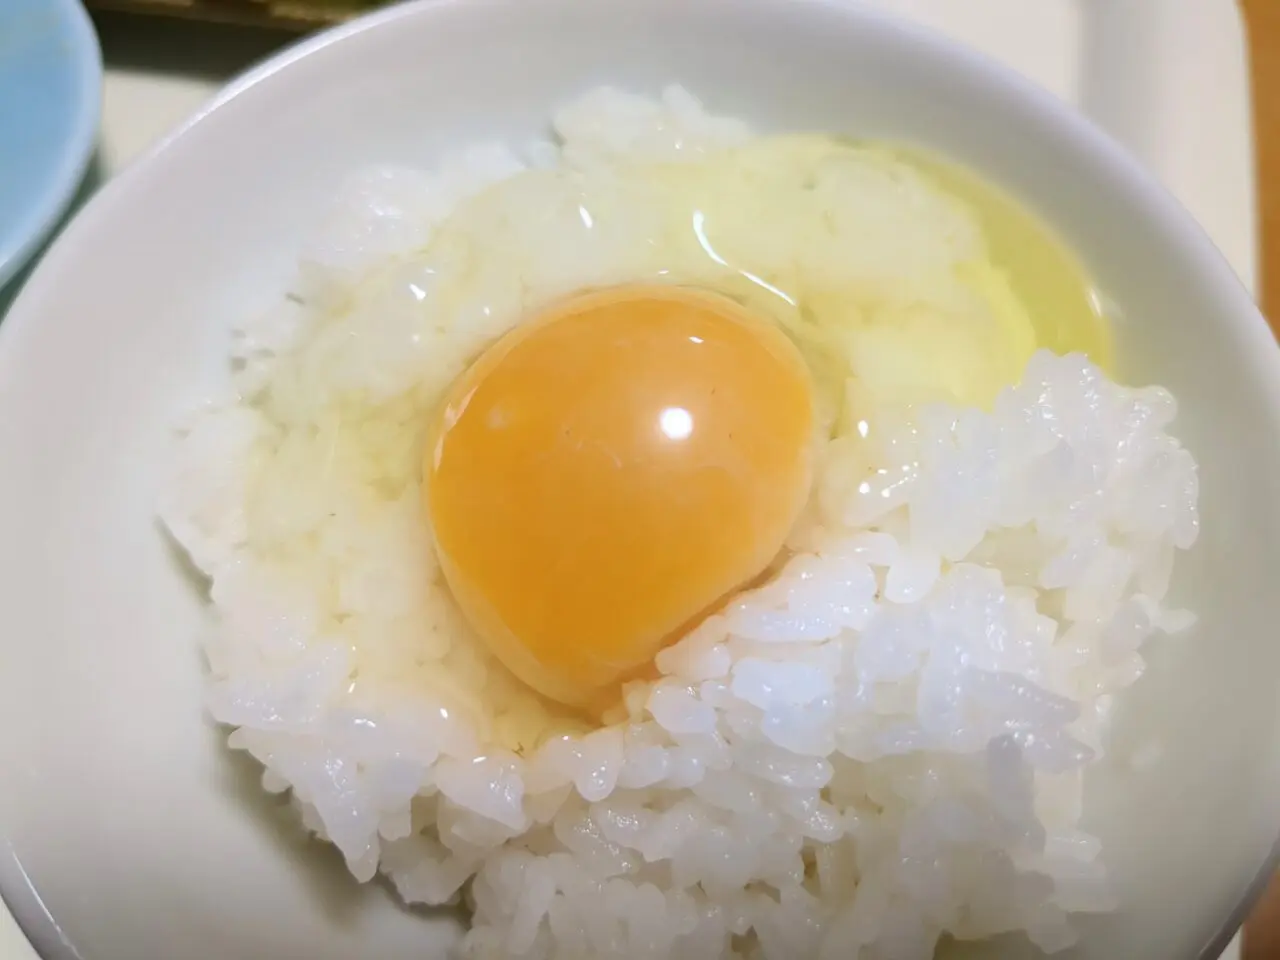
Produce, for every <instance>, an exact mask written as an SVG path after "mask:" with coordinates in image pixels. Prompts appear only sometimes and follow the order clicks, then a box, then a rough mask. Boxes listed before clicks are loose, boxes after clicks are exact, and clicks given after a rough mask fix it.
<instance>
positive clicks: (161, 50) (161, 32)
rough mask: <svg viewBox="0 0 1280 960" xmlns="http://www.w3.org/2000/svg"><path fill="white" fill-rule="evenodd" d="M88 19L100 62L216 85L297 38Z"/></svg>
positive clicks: (132, 18) (231, 28)
mask: <svg viewBox="0 0 1280 960" xmlns="http://www.w3.org/2000/svg"><path fill="white" fill-rule="evenodd" d="M0 2H3V0H0ZM93 19H94V26H96V27H97V30H98V39H99V41H100V42H101V44H102V57H103V60H104V62H105V63H106V64H107V65H108V66H109V67H112V68H115V69H119V70H124V71H127V72H133V73H157V72H158V73H165V74H179V75H183V76H189V77H203V78H207V79H213V80H217V81H219V82H222V81H224V80H226V78H227V77H229V76H233V75H235V74H238V73H240V72H242V71H244V70H246V69H248V68H249V67H251V66H253V65H254V64H255V63H258V62H259V61H260V60H262V59H264V58H266V57H268V56H270V55H271V54H273V53H276V52H277V51H279V50H280V49H282V48H284V47H286V46H288V45H289V44H291V43H295V42H297V41H298V40H299V39H300V38H301V35H300V34H297V33H290V32H287V31H282V30H271V29H266V28H262V27H247V26H239V25H236V24H226V23H197V22H195V21H191V20H182V19H176V18H175V19H169V18H167V17H147V16H138V15H136V14H134V15H131V14H127V13H111V12H105V11H101V12H98V13H96V14H95V15H94V18H93Z"/></svg>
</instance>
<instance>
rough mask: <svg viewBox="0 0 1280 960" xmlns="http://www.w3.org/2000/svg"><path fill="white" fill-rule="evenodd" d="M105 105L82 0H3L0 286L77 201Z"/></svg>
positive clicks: (0, 0)
mask: <svg viewBox="0 0 1280 960" xmlns="http://www.w3.org/2000/svg"><path fill="white" fill-rule="evenodd" d="M101 104H102V53H101V51H100V49H99V47H98V38H97V35H96V34H95V33H94V30H93V24H92V23H91V22H90V20H89V16H88V14H86V13H85V11H84V7H82V6H81V4H80V0H0V286H2V285H3V284H4V283H5V282H6V281H8V280H9V279H10V278H11V277H12V276H13V274H14V273H16V272H17V271H18V270H19V269H20V268H21V267H22V265H23V264H24V263H25V262H26V261H27V259H28V258H30V257H31V255H32V254H33V253H35V251H36V250H37V249H38V248H39V246H40V243H41V241H43V240H44V239H45V238H46V237H47V236H48V235H49V232H50V231H51V230H52V229H53V228H54V226H56V225H57V222H58V219H59V217H61V215H62V213H63V212H64V211H65V210H66V208H67V204H68V203H70V202H71V199H72V197H73V196H75V192H76V188H77V187H78V186H79V184H80V180H81V178H82V177H83V176H84V173H85V168H86V166H87V165H88V163H89V159H90V157H91V156H92V155H93V147H94V141H95V139H96V137H97V132H98V118H99V114H100V112H101Z"/></svg>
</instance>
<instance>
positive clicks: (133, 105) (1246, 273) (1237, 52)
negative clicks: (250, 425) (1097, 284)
mask: <svg viewBox="0 0 1280 960" xmlns="http://www.w3.org/2000/svg"><path fill="white" fill-rule="evenodd" d="M0 2H3V0H0ZM884 2H886V3H888V4H890V5H896V6H898V7H899V8H901V9H903V10H905V11H906V12H908V13H910V14H912V15H915V16H918V17H919V18H920V19H923V20H926V21H929V22H932V23H933V24H934V25H935V26H939V27H942V28H943V29H944V30H946V29H948V28H949V26H951V25H953V24H956V23H961V27H960V29H956V30H954V31H953V32H956V33H959V34H961V35H962V36H963V37H964V39H966V40H968V41H969V42H972V43H975V44H977V45H978V46H982V47H986V48H987V49H988V52H992V53H995V54H996V55H997V56H1001V54H1002V53H1005V54H1006V55H1004V56H1001V58H1002V59H1005V60H1006V61H1007V62H1010V64H1011V65H1012V66H1015V67H1019V68H1028V66H1029V65H1031V64H1034V63H1036V61H1037V59H1038V58H1040V54H1039V53H1038V52H1037V51H1038V48H1037V44H1040V45H1041V46H1042V47H1043V46H1045V45H1046V44H1047V42H1048V41H1046V40H1045V35H1046V31H1045V29H1044V27H1045V22H1044V17H1045V16H1048V17H1049V19H1051V20H1052V19H1053V17H1054V15H1055V14H1054V11H1057V14H1056V15H1058V16H1060V17H1066V16H1067V14H1065V13H1063V11H1065V10H1067V8H1066V6H1065V4H1066V3H1067V2H1069V0H1035V2H1036V3H1037V4H1041V5H1043V4H1046V3H1047V4H1048V6H1047V7H1044V6H1041V8H1040V9H1039V10H1038V11H1037V12H1036V13H1035V14H1034V16H1032V15H1031V14H1032V11H1030V10H1028V9H1026V8H1027V7H1028V6H1030V5H1031V4H1028V3H1026V2H1025V0H1016V2H1015V0H981V2H979V0H966V4H967V6H966V4H957V3H956V2H955V0H884ZM1084 2H1088V0H1084ZM1148 2H1155V0H1128V3H1127V7H1128V8H1129V9H1133V8H1135V7H1136V6H1140V5H1141V4H1142V3H1148ZM1158 2H1161V3H1165V4H1166V9H1169V8H1171V7H1173V6H1178V5H1182V6H1183V7H1184V8H1190V7H1197V6H1198V7H1199V8H1202V9H1203V10H1209V9H1210V8H1211V7H1213V6H1214V5H1217V6H1220V7H1221V6H1226V5H1229V0H1185V2H1184V0H1158ZM953 4H954V6H953ZM957 6H965V7H966V10H965V15H966V20H965V21H963V22H961V21H958V20H957V18H956V17H955V16H954V14H953V13H952V11H953V10H954V9H955V8H956V7H957ZM1117 6H1126V4H1117ZM975 11H977V15H974V13H975ZM1220 12H1221V11H1219V13H1220ZM1028 17H1030V19H1028ZM1212 19H1214V22H1216V23H1217V24H1219V25H1222V24H1226V26H1223V27H1222V28H1221V29H1219V30H1218V31H1217V34H1216V35H1213V31H1212V30H1210V31H1207V35H1208V39H1207V42H1209V43H1212V44H1214V45H1215V49H1214V51H1213V52H1214V55H1215V56H1216V57H1218V58H1219V60H1220V61H1225V62H1226V63H1227V64H1228V65H1230V67H1231V68H1230V69H1228V70H1226V71H1225V72H1224V71H1222V70H1220V69H1215V70H1214V71H1213V82H1212V83H1210V84H1208V87H1207V88H1206V85H1205V84H1204V83H1203V82H1200V81H1203V80H1204V76H1201V77H1200V78H1198V80H1197V82H1196V83H1195V86H1196V90H1195V92H1194V95H1195V97H1196V98H1197V99H1198V100H1200V101H1203V100H1204V98H1206V97H1208V98H1217V105H1218V106H1219V107H1220V109H1219V110H1216V111H1215V112H1216V114H1217V116H1218V122H1219V123H1225V124H1227V125H1228V126H1227V128H1226V129H1227V139H1228V140H1230V139H1231V137H1232V136H1233V135H1234V134H1235V133H1236V132H1237V131H1236V129H1235V128H1238V127H1239V125H1240V123H1242V122H1243V123H1245V124H1246V125H1247V120H1244V121H1242V120H1241V117H1247V115H1248V103H1247V93H1245V94H1243V96H1244V99H1243V100H1242V91H1245V90H1246V88H1245V87H1244V86H1243V81H1242V79H1241V78H1242V77H1243V76H1244V64H1243V59H1242V50H1243V45H1242V43H1241V42H1240V36H1239V34H1238V30H1237V28H1236V27H1233V26H1231V21H1230V20H1229V19H1227V18H1224V17H1222V16H1215V17H1214V18H1212ZM1071 22H1072V23H1078V22H1079V21H1071ZM1203 22H1204V23H1208V22H1209V20H1208V19H1205V20H1204V21H1203ZM1066 23H1067V21H1066V20H1065V19H1064V25H1065V24H1066ZM98 26H99V31H100V35H101V39H102V45H103V52H104V59H105V63H106V80H105V90H104V100H103V118H102V135H101V139H100V145H99V151H98V157H97V161H96V164H95V166H94V168H93V170H92V171H91V174H90V181H89V188H87V189H86V190H85V191H83V195H84V196H87V195H88V194H89V193H91V192H92V188H94V187H96V186H98V185H100V184H101V183H102V182H103V181H105V180H106V179H109V178H110V176H112V175H113V174H114V173H117V172H119V170H120V169H122V168H123V167H124V166H125V165H127V164H128V163H129V162H130V161H132V160H133V159H135V158H137V157H138V156H139V155H141V154H142V153H144V152H145V151H146V150H147V149H148V148H150V147H151V146H153V145H154V144H155V143H157V142H158V141H160V140H161V139H162V138H163V137H164V136H165V135H166V134H167V133H169V132H170V131H171V130H172V129H173V128H174V127H175V126H176V125H177V124H179V123H181V122H182V121H183V120H184V119H185V118H187V117H188V116H189V115H191V114H192V113H193V112H194V111H195V110H197V109H198V108H199V107H200V106H201V105H202V104H203V103H204V102H205V101H206V100H208V99H209V98H210V97H211V96H212V95H213V93H214V92H216V91H217V90H218V89H219V88H220V87H221V86H222V85H223V84H224V83H225V82H226V81H227V80H228V79H230V78H231V77H233V76H234V75H235V74H237V73H239V72H240V71H241V70H243V69H245V68H247V67H248V66H250V65H251V64H253V63H254V62H256V61H257V60H259V59H261V58H262V57H264V56H267V55H269V54H270V53H271V52H273V51H274V50H276V49H279V48H280V47H281V46H283V45H284V44H286V43H288V42H289V41H290V38H289V37H287V36H282V35H279V34H272V33H267V32H258V31H249V30H242V29H236V28H229V27H220V26H210V25H204V24H192V23H183V22H165V23H162V22H155V23H152V22H146V21H143V20H140V19H134V18H128V17H124V16H115V15H109V16H103V17H101V18H99V20H98ZM1032 29H1034V30H1035V32H1036V34H1037V36H1036V37H1035V38H1031V39H1034V41H1035V42H1030V43H1017V42H1013V43H1011V42H1009V41H1010V32H1011V31H1016V30H1027V31H1030V30H1032ZM1047 32H1048V33H1052V32H1053V31H1052V30H1049V31H1047ZM1077 43H1078V39H1077ZM1067 53H1068V54H1069V53H1071V51H1067ZM1056 56H1057V59H1055V60H1053V63H1054V64H1056V66H1052V65H1051V66H1052V69H1053V70H1056V71H1058V72H1061V73H1062V77H1061V78H1060V80H1061V82H1062V83H1063V84H1066V83H1072V84H1075V85H1077V86H1079V87H1080V89H1082V90H1084V91H1085V92H1086V93H1087V91H1088V88H1089V85H1090V78H1088V77H1080V76H1076V75H1074V74H1072V70H1073V69H1076V68H1075V67H1073V66H1072V62H1071V60H1070V57H1069V56H1067V55H1066V54H1062V55H1056ZM1040 59H1041V64H1040V69H1046V67H1045V66H1044V61H1043V59H1042V58H1040ZM1195 59H1197V58H1194V57H1193V56H1192V55H1191V54H1190V53H1186V55H1185V62H1188V63H1189V62H1192V61H1193V60H1195ZM1200 59H1201V61H1202V62H1205V61H1204V58H1200ZM1038 79H1041V80H1042V82H1046V81H1045V78H1038ZM1166 79H1167V81H1168V82H1169V83H1173V84H1176V83H1178V82H1183V83H1186V84H1190V83H1191V82H1192V80H1193V79H1196V78H1194V77H1193V75H1192V74H1190V73H1188V72H1187V71H1185V70H1183V71H1181V72H1179V73H1177V74H1176V75H1174V76H1171V77H1169V78H1166ZM1169 92H1170V95H1171V96H1172V91H1171V90H1170V91H1169ZM1187 92H1188V91H1186V90H1185V89H1184V90H1182V91H1179V95H1180V96H1181V95H1183V94H1184V93H1187ZM1082 105H1083V104H1082ZM1138 106H1139V107H1140V108H1141V109H1143V110H1144V111H1147V110H1148V108H1149V106H1150V105H1148V104H1138ZM1095 119H1098V120H1100V121H1101V122H1103V123H1104V125H1106V126H1108V127H1109V128H1112V127H1113V124H1111V123H1107V119H1108V118H1107V117H1096V118H1095ZM1116 123H1118V125H1119V126H1120V128H1121V129H1112V132H1113V133H1116V134H1118V135H1120V138H1121V139H1122V140H1123V139H1125V136H1124V134H1125V132H1126V131H1125V130H1124V129H1123V126H1124V123H1125V120H1124V117H1123V116H1118V117H1117V118H1116ZM1231 124H1234V125H1235V127H1234V128H1233V127H1232V126H1231ZM1210 139H1211V138H1210ZM1238 139H1239V138H1238V136H1237V137H1236V140H1238ZM1240 146H1241V145H1240V144H1239V143H1233V144H1229V149H1228V153H1230V152H1231V149H1235V153H1234V154H1231V155H1230V156H1226V157H1225V158H1224V161H1223V162H1224V164H1225V166H1226V167H1228V168H1231V169H1228V170H1227V171H1226V173H1227V177H1226V179H1230V180H1234V181H1236V183H1234V184H1233V183H1227V184H1225V185H1223V186H1222V187H1217V186H1215V187H1214V188H1213V189H1211V190H1209V191H1205V190H1204V189H1202V186H1203V181H1205V180H1207V179H1210V180H1211V179H1223V178H1219V177H1217V176H1216V174H1218V173H1219V171H1217V170H1215V169H1213V164H1211V163H1210V164H1205V163H1204V162H1203V160H1202V159H1201V158H1196V163H1195V164H1194V166H1195V167H1196V169H1191V166H1192V163H1191V160H1189V159H1188V158H1186V157H1184V156H1181V155H1180V156H1173V157H1170V156H1167V155H1162V156H1160V157H1156V158H1153V157H1142V159H1145V160H1149V161H1150V160H1157V161H1159V162H1156V163H1153V164H1152V166H1153V167H1156V168H1158V169H1156V173H1157V175H1158V176H1160V177H1161V179H1163V180H1164V181H1165V183H1166V185H1168V186H1169V187H1170V188H1171V189H1173V190H1174V192H1175V193H1177V194H1178V195H1179V196H1180V198H1181V199H1183V201H1184V203H1186V204H1187V206H1188V207H1189V208H1190V209H1191V211H1192V212H1193V213H1194V214H1196V215H1197V217H1199V218H1200V220H1201V222H1202V223H1203V224H1204V225H1205V227H1206V229H1207V230H1208V231H1209V233H1210V234H1211V235H1212V236H1213V237H1214V239H1215V241H1217V243H1218V244H1219V246H1220V247H1221V248H1222V249H1223V250H1224V252H1225V253H1226V254H1227V256H1228V258H1229V259H1230V260H1231V261H1232V263H1233V265H1235V267H1236V269H1237V271H1238V272H1239V273H1240V275H1241V277H1242V279H1244V281H1245V282H1246V283H1247V284H1252V281H1253V271H1254V269H1255V251H1254V237H1253V229H1254V219H1253V218H1254V215H1253V212H1252V210H1251V209H1241V206H1242V199H1244V200H1247V202H1248V204H1249V205H1250V206H1251V204H1252V185H1251V183H1249V184H1247V185H1246V187H1247V189H1246V188H1242V187H1240V184H1239V182H1238V181H1239V174H1240V169H1239V168H1240V167H1241V163H1242V161H1241V158H1240V157H1239V155H1238V154H1239V148H1240ZM1135 152H1138V153H1139V154H1140V156H1141V153H1142V150H1141V149H1135ZM1166 153H1167V151H1166ZM1244 166H1245V168H1246V170H1247V171H1248V173H1249V176H1250V177H1251V175H1252V171H1251V165H1250V164H1249V163H1245V164H1244ZM1224 188H1225V190H1226V192H1223V190H1224ZM1233 190H1234V191H1235V192H1234V193H1232V192H1231V191H1233ZM1242 190H1243V192H1242ZM82 199H83V197H82ZM15 286H16V285H15ZM2 310H3V303H0V312H2ZM1239 954H1240V946H1239V938H1237V940H1236V942H1235V943H1233V944H1232V946H1231V947H1230V948H1229V949H1228V951H1227V953H1226V954H1224V956H1223V960H1235V958H1237V957H1239ZM32 956H33V954H32V952H31V949H30V947H29V945H28V944H27V942H26V940H25V939H24V938H23V936H22V933H21V932H20V931H19V930H18V928H17V925H16V924H15V923H14V921H13V920H12V918H11V917H10V916H9V914H8V913H7V911H5V910H4V909H3V907H2V906H0V960H30V958H32Z"/></svg>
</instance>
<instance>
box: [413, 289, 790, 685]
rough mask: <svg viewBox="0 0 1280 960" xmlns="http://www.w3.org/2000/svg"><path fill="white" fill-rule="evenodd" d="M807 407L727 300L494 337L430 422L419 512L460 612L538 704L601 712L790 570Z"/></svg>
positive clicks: (571, 320) (627, 307)
mask: <svg viewBox="0 0 1280 960" xmlns="http://www.w3.org/2000/svg"><path fill="white" fill-rule="evenodd" d="M813 424H814V413H813V397H812V391H811V384H810V380H809V375H808V372H807V370H806V368H805V366H804V362H803V361H802V359H801V357H800V355H799V353H798V351H797V350H796V348H795V346H794V345H793V344H792V343H791V341H790V340H788V339H787V338H786V336H784V335H783V334H782V333H781V332H780V331H779V330H778V329H777V328H776V327H774V326H772V325H770V324H768V323H765V322H763V321H761V320H759V319H757V318H756V317H754V316H753V315H751V314H750V313H748V312H746V311H745V310H744V309H743V308H741V307H740V306H738V304H736V303H734V302H732V301H730V300H727V299H724V298H721V297H719V296H716V295H712V294H707V293H702V292H699V291H693V290H688V289H684V288H676V287H657V288H651V287H631V288H623V289H613V290H606V291H602V292H596V293H591V294H586V295H582V296H579V297H575V298H573V299H571V300H569V301H566V302H563V303H560V304H558V305H557V306H555V307H554V308H552V309H550V310H548V311H547V312H546V313H544V314H542V315H540V316H537V317H534V318H531V319H530V320H529V321H528V322H526V323H524V324H522V325H521V326H520V327H518V328H516V329H515V330H513V331H512V332H511V333H509V334H508V335H507V336H505V337H504V338H502V339H500V340H498V341H497V342H496V343H495V344H494V345H493V346H492V347H490V348H489V350H488V351H487V352H485V353H484V354H482V355H481V357H480V358H479V359H478V360H477V361H476V362H475V364H474V365H473V366H472V367H471V368H470V369H469V370H468V371H467V372H466V373H465V374H463V376H462V377H460V378H459V380H458V381H457V382H456V383H455V384H454V385H453V387H452V388H451V390H450V391H449V393H448V395H447V397H446V398H445V401H444V403H443V405H442V407H441V409H440V411H439V413H438V414H437V417H436V421H435V423H434V424H433V425H432V426H433V429H432V431H431V435H430V439H429V442H428V446H427V452H426V456H425V463H424V484H423V489H424V497H425V506H426V510H427V514H428V516H429V517H430V520H431V525H432V528H433V531H434V535H435V540H436V549H437V552H438V554H439V557H440V561H441V566H442V569H443V571H444V574H445V578H446V579H447V581H448V584H449V587H450V589H451V590H452V592H453V594H454V597H455V599H456V600H457V602H458V603H459V605H460V606H461V608H462V610H463V612H464V613H465V614H466V616H467V617H468V619H469V620H470V621H471V623H472V625H473V626H474V627H475V628H476V629H477V631H478V632H479V634H480V635H481V636H482V637H483V639H484V640H485V642H486V643H488V645H489V646H490V648H491V649H492V651H493V652H494V654H495V655H496V656H497V657H498V658H499V659H500V660H501V661H502V662H503V663H504V664H505V665H506V666H507V667H508V668H509V669H510V670H511V671H512V672H513V673H514V674H515V675H516V676H517V677H519V678H520V679H521V680H523V681H524V682H525V683H527V684H529V685H530V686H531V687H533V688H534V689H535V690H537V691H539V692H540V693H542V694H544V695H545V696H547V697H549V698H551V699H553V700H556V701H559V702H561V703H564V704H568V705H570V706H574V707H580V708H596V707H599V706H601V705H603V704H604V703H606V702H607V700H606V698H607V697H608V696H609V695H610V694H611V693H612V692H613V691H616V687H617V685H618V683H619V682H620V681H625V680H626V679H628V678H629V677H633V676H636V675H637V674H638V673H640V672H643V671H644V670H645V669H646V668H647V667H649V665H650V664H651V663H652V661H653V658H654V656H655V655H656V654H657V652H658V651H659V650H660V649H661V648H662V647H663V646H664V645H666V644H668V643H670V642H671V641H672V640H674V639H676V638H677V637H678V636H679V634H680V632H681V630H682V629H684V628H687V627H688V626H690V625H691V622H692V621H694V620H695V619H696V618H697V617H698V616H699V615H701V614H703V613H706V612H708V611H709V610H710V609H711V608H713V607H714V606H715V605H716V603H717V602H718V601H721V600H722V599H723V598H724V597H725V596H726V595H727V594H729V593H731V592H732V591H734V590H735V589H737V588H739V587H741V586H742V585H744V584H745V583H747V582H749V581H751V580H752V579H753V578H755V577H757V576H758V575H759V574H760V573H761V572H762V571H764V570H765V569H766V567H768V566H769V564H770V563H771V562H772V561H773V560H774V559H775V557H776V556H777V555H778V552H779V550H780V549H781V548H782V545H783V541H784V540H785V538H786V536H787V534H788V532H789V531H790V529H791V527H792V525H793V524H794V522H795V520H796V518H797V515H798V514H799V512H800V510H801V508H802V507H803V505H804V503H805V500H806V499H807V496H808V492H809V485H810V479H811V473H812V447H813V429H814V426H813Z"/></svg>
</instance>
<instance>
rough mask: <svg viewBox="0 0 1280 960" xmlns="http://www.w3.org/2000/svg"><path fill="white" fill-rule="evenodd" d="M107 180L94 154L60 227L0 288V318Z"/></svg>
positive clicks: (101, 165)
mask: <svg viewBox="0 0 1280 960" xmlns="http://www.w3.org/2000/svg"><path fill="white" fill-rule="evenodd" d="M105 179H106V171H105V168H104V166H103V163H102V159H101V158H100V157H99V156H98V154H97V153H94V155H93V157H92V159H90V161H89V168H88V169H87V170H86V171H85V175H84V179H83V180H81V181H80V187H79V189H77V190H76V194H75V196H74V197H72V199H71V203H70V204H69V205H68V206H67V212H66V213H64V214H63V215H62V219H61V220H59V221H58V225H57V226H56V227H54V228H53V231H52V232H51V233H50V234H49V237H48V239H47V240H45V242H44V243H43V244H41V246H40V248H39V249H38V250H37V251H36V252H35V253H34V254H32V256H31V259H30V260H28V261H27V265H26V266H25V267H23V268H22V269H21V270H19V271H18V272H17V273H15V274H14V275H13V278H12V279H11V280H10V281H9V282H8V283H7V284H5V285H4V286H3V287H0V318H3V317H4V315H5V314H6V313H7V312H8V310H9V307H10V305H11V304H12V303H13V301H14V300H15V299H17V296H18V291H20V290H21V289H22V286H23V284H25V283H26V282H27V278H28V277H30V276H31V274H32V272H33V271H34V270H35V268H36V264H38V263H39V262H40V258H41V257H43V256H44V254H45V251H46V250H48V249H49V246H50V245H51V244H52V243H53V242H54V241H55V240H56V239H57V238H58V234H60V233H61V232H62V231H63V230H64V229H65V228H66V226H67V224H68V223H70V222H71V220H72V219H73V218H74V217H75V215H76V214H77V213H79V212H80V208H81V207H83V206H84V205H85V203H87V202H88V200H89V198H90V197H91V196H93V195H94V193H96V192H97V190H98V188H99V187H100V186H102V183H103V181H104V180H105Z"/></svg>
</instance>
